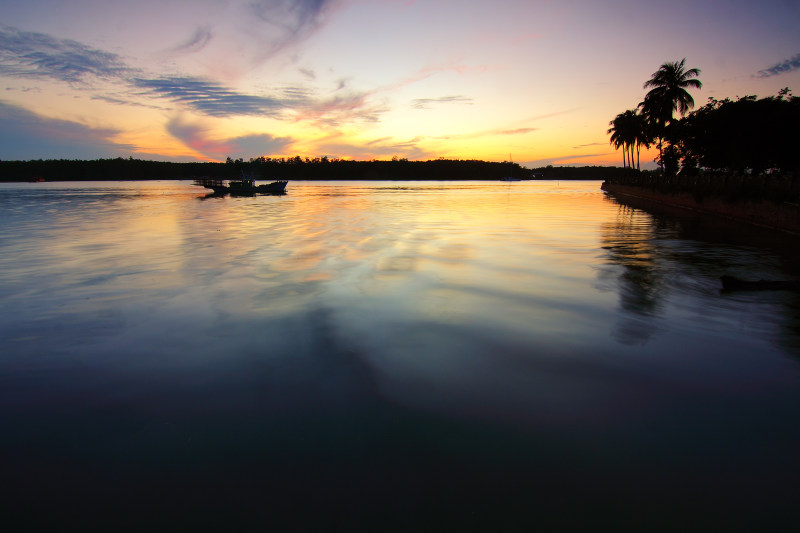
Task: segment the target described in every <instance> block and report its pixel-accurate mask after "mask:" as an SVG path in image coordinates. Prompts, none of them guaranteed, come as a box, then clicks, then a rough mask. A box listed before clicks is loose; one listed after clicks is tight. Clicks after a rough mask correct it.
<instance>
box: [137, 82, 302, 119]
mask: <svg viewBox="0 0 800 533" xmlns="http://www.w3.org/2000/svg"><path fill="white" fill-rule="evenodd" d="M133 84H134V85H135V86H136V87H138V88H140V89H143V90H144V91H145V92H147V93H149V94H153V95H156V96H160V97H162V98H167V99H169V100H172V101H174V102H179V103H181V104H184V105H186V106H188V107H190V108H192V109H194V110H196V111H199V112H201V113H203V114H205V115H209V116H213V117H227V116H232V115H262V116H272V117H278V116H281V115H282V114H283V113H284V112H285V111H286V110H287V109H288V108H289V107H291V106H294V105H299V104H302V103H304V102H303V101H302V100H303V97H302V95H301V94H297V93H295V94H293V95H292V96H289V97H287V98H285V99H280V98H271V97H267V96H256V95H250V94H243V93H239V92H236V91H233V90H231V89H229V88H227V87H225V86H223V85H220V84H218V83H215V82H213V81H209V80H204V79H201V78H195V77H192V76H172V77H165V78H154V79H148V78H135V79H134V80H133Z"/></svg>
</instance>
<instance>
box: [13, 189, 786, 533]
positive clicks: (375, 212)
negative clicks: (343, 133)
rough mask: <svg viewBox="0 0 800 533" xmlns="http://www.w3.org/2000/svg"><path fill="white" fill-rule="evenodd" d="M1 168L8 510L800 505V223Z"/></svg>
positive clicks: (496, 527) (99, 518) (574, 192)
mask: <svg viewBox="0 0 800 533" xmlns="http://www.w3.org/2000/svg"><path fill="white" fill-rule="evenodd" d="M204 195H205V192H204V190H203V189H201V188H199V187H196V186H194V185H192V184H191V183H189V182H179V181H175V182H106V183H39V184H2V185H0V304H1V307H0V319H1V320H0V340H2V344H0V347H1V348H0V349H1V350H2V355H0V471H2V472H3V476H2V477H3V485H4V489H3V490H4V491H5V492H6V493H7V494H6V496H5V497H3V498H2V502H0V506H2V507H3V514H4V516H5V517H6V520H11V518H12V517H13V518H14V519H15V520H18V521H19V523H20V524H24V525H28V526H31V527H34V526H37V527H38V526H42V527H55V528H56V529H51V530H53V531H56V530H63V527H62V526H64V525H72V526H80V527H81V528H82V529H83V530H86V529H91V528H92V527H97V528H98V529H101V530H102V529H104V530H107V531H114V530H119V529H124V528H126V527H130V528H131V529H138V530H154V529H159V528H161V527H163V528H164V529H168V530H173V531H174V530H177V529H178V526H183V527H186V528H187V530H192V531H194V530H198V529H203V528H206V527H208V528H210V529H215V530H229V531H234V530H251V529H252V530H258V531H263V530H268V529H269V528H272V529H274V528H275V527H279V528H280V527H283V528H286V529H291V530H295V531H297V530H310V531H330V530H337V531H353V530H359V529H369V530H372V531H385V530H401V531H421V530H429V531H434V530H435V531H459V530H465V529H474V530H481V531H515V530H526V531H529V530H531V529H530V528H531V527H536V526H539V527H540V528H541V529H544V530H552V529H569V528H573V527H575V528H587V527H592V528H595V527H599V526H601V525H603V524H607V525H615V526H623V527H624V526H631V527H633V528H636V529H638V530H640V531H645V530H652V529H659V528H665V529H671V530H692V529H698V530H701V529H702V530H705V531H708V530H709V529H713V528H714V526H716V527H724V528H725V529H726V530H730V529H731V528H734V529H735V528H737V527H741V528H742V529H751V530H752V528H753V527H756V526H759V525H764V524H767V523H772V524H774V523H776V521H777V523H781V521H786V523H787V524H789V523H794V519H795V517H796V505H797V495H798V487H799V486H800V452H799V451H798V450H800V295H798V293H792V292H785V291H774V292H760V293H759V292H736V293H725V292H722V291H721V290H720V283H719V276H720V275H722V274H726V273H727V274H734V275H738V276H740V277H745V278H753V279H759V278H770V279H797V278H799V277H800V261H798V257H797V255H796V253H797V249H798V248H797V244H798V241H797V240H789V239H788V238H780V237H776V236H774V235H773V234H770V233H765V232H760V231H755V230H752V231H751V230H747V229H745V228H742V227H741V226H726V225H725V224H720V223H718V222H715V221H712V220H704V219H700V218H696V217H688V218H687V217H680V218H675V217H672V216H667V215H657V214H650V213H648V212H645V211H641V210H638V209H634V208H631V207H628V206H626V205H621V204H620V203H618V202H617V201H615V200H614V199H613V198H610V197H607V196H606V195H605V194H604V193H603V192H602V191H601V190H600V182H596V181H595V182H518V183H499V182H325V183H319V182H317V183H315V182H290V184H289V188H288V194H287V195H285V196H257V197H221V198H220V197H212V198H204Z"/></svg>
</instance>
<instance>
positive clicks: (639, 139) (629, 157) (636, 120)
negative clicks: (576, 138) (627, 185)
mask: <svg viewBox="0 0 800 533" xmlns="http://www.w3.org/2000/svg"><path fill="white" fill-rule="evenodd" d="M608 124H609V126H611V127H610V128H609V129H608V132H607V133H609V134H610V135H611V139H610V142H611V144H612V145H614V148H616V149H617V150H619V149H620V147H621V148H622V166H623V167H624V168H627V167H630V168H631V169H633V168H634V166H633V160H634V154H636V160H637V161H636V168H637V169H638V168H639V161H638V153H639V150H640V147H641V145H642V144H644V145H645V147H648V148H649V146H650V138H649V136H648V135H647V124H646V121H645V117H644V116H643V115H641V114H639V113H638V112H637V111H636V110H635V109H629V110H627V111H625V112H624V113H620V114H619V115H617V116H616V117H614V120H612V121H611V122H609V123H608Z"/></svg>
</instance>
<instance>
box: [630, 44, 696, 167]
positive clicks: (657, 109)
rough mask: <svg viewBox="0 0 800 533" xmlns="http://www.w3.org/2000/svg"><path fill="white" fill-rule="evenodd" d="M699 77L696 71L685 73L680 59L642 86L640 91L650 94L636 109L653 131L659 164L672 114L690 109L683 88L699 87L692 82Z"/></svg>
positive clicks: (690, 101)
mask: <svg viewBox="0 0 800 533" xmlns="http://www.w3.org/2000/svg"><path fill="white" fill-rule="evenodd" d="M699 75H700V69H697V68H690V69H686V58H683V59H681V60H680V61H672V62H668V63H664V64H663V65H661V66H660V67H659V69H658V70H657V71H655V72H654V73H653V74H652V75H651V76H650V79H649V80H647V81H646V82H645V84H644V88H645V89H650V90H649V91H648V92H647V94H646V95H645V97H644V102H642V103H641V104H639V105H640V106H641V108H642V113H643V114H644V115H646V116H647V117H648V118H649V120H650V121H651V123H652V124H653V125H654V126H655V127H656V134H655V136H656V137H658V139H659V142H658V149H659V153H660V157H659V160H660V159H661V158H663V156H664V151H663V141H664V138H665V134H666V128H667V126H668V125H669V124H670V123H672V121H673V114H674V113H675V111H678V112H679V113H680V115H681V116H683V115H685V114H686V112H687V111H688V110H689V109H691V108H693V107H694V98H692V95H691V94H689V91H687V88H695V89H700V88H702V87H703V84H702V83H701V82H700V80H698V79H695V78H697V76H699ZM659 162H660V161H659Z"/></svg>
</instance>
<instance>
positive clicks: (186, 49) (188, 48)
mask: <svg viewBox="0 0 800 533" xmlns="http://www.w3.org/2000/svg"><path fill="white" fill-rule="evenodd" d="M213 37H214V34H213V33H212V32H211V27H210V26H202V27H200V28H197V29H196V30H195V32H194V34H193V35H192V36H191V37H190V38H189V40H187V41H186V42H184V43H182V44H179V45H178V46H175V47H174V48H171V49H169V50H168V52H170V53H173V54H193V53H196V52H199V51H201V50H202V49H203V48H205V47H206V45H207V44H208V43H209V42H211V39H213Z"/></svg>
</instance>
